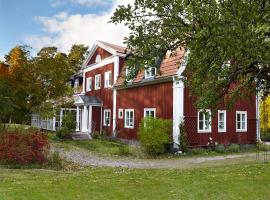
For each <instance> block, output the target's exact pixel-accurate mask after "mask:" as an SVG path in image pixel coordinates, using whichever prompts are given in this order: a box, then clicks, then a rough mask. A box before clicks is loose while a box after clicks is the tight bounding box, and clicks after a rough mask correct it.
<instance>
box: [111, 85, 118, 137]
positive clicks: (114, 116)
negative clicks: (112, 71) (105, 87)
mask: <svg viewBox="0 0 270 200" xmlns="http://www.w3.org/2000/svg"><path fill="white" fill-rule="evenodd" d="M116 94H117V92H116V90H113V128H112V136H113V137H116Z"/></svg>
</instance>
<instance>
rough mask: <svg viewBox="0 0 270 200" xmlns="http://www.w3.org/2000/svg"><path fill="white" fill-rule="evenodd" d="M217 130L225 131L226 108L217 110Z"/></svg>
mask: <svg viewBox="0 0 270 200" xmlns="http://www.w3.org/2000/svg"><path fill="white" fill-rule="evenodd" d="M218 132H226V110H219V111H218Z"/></svg>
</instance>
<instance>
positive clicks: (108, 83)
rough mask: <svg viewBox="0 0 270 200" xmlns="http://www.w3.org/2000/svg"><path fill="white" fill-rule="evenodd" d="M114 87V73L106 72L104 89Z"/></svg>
mask: <svg viewBox="0 0 270 200" xmlns="http://www.w3.org/2000/svg"><path fill="white" fill-rule="evenodd" d="M111 86H112V72H111V71H109V72H105V79H104V87H105V88H109V87H111Z"/></svg>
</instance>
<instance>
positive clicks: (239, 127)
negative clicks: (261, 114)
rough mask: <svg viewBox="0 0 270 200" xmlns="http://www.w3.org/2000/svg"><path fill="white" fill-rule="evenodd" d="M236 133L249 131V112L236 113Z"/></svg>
mask: <svg viewBox="0 0 270 200" xmlns="http://www.w3.org/2000/svg"><path fill="white" fill-rule="evenodd" d="M236 131H237V132H246V131H247V111H236Z"/></svg>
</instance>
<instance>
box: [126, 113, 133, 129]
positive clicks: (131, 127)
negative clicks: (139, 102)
mask: <svg viewBox="0 0 270 200" xmlns="http://www.w3.org/2000/svg"><path fill="white" fill-rule="evenodd" d="M127 112H133V126H127V125H126V117H127ZM134 123H135V112H134V109H125V120H124V127H125V128H130V129H133V128H134Z"/></svg>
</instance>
